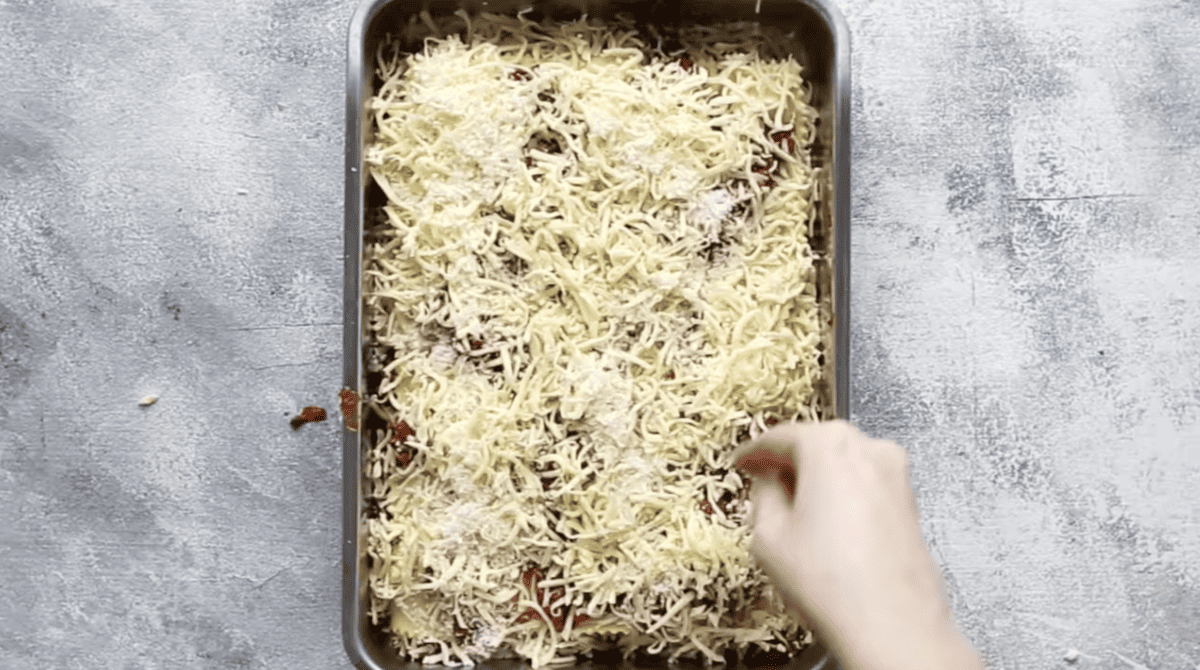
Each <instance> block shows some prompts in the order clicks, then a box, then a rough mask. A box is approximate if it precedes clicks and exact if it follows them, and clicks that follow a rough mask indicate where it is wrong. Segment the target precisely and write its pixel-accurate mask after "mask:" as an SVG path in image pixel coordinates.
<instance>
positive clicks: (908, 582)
mask: <svg viewBox="0 0 1200 670" xmlns="http://www.w3.org/2000/svg"><path fill="white" fill-rule="evenodd" d="M737 459H738V466H739V467H740V468H742V469H743V470H745V471H747V472H749V473H750V474H751V475H753V477H754V480H753V485H752V487H751V495H752V498H751V499H752V501H753V508H754V515H753V523H754V535H753V544H752V545H751V549H752V552H753V554H754V556H755V557H756V558H757V559H758V561H759V563H760V564H761V565H762V566H763V568H764V570H765V571H766V572H767V574H768V575H769V576H770V578H771V580H772V582H773V583H774V584H775V585H776V587H777V588H778V589H779V590H780V591H781V592H782V594H783V595H784V598H785V599H786V600H787V601H788V603H789V605H790V606H791V607H793V608H795V609H796V610H798V611H799V612H800V613H801V614H802V616H803V617H804V619H805V620H806V621H807V622H808V623H809V624H810V625H811V627H812V629H813V631H814V632H815V633H816V635H817V636H818V637H819V638H820V639H821V640H822V641H823V642H824V643H825V645H826V646H827V647H828V648H829V649H830V650H831V651H832V652H833V654H834V655H835V656H836V657H837V658H838V660H839V662H840V663H841V665H842V667H843V668H845V669H846V670H916V669H918V668H920V669H922V670H933V669H936V670H983V667H984V666H983V662H982V661H981V660H980V657H979V654H978V653H977V652H976V651H975V649H974V647H972V645H971V643H970V642H969V641H968V640H967V639H966V637H965V636H964V635H963V634H962V632H961V631H960V630H959V629H958V626H957V625H956V624H955V622H954V619H953V616H952V614H951V612H950V606H949V603H948V601H947V599H946V595H945V588H944V583H943V580H942V574H941V570H940V569H939V568H938V565H937V563H936V562H935V561H934V560H933V557H932V556H931V555H930V553H929V550H928V548H927V547H926V545H925V541H924V539H923V538H922V537H921V530H920V525H919V513H918V511H917V503H916V498H915V497H914V495H913V492H912V488H911V487H910V486H909V482H908V457H907V455H906V454H905V452H904V450H903V449H902V448H900V447H899V446H897V445H896V444H895V443H893V442H889V441H886V440H876V439H872V438H870V437H868V436H866V435H864V434H863V433H861V432H859V431H858V430H857V429H856V428H854V427H853V426H851V425H850V424H848V423H846V422H844V421H830V422H823V423H790V424H782V425H779V426H776V427H774V428H772V429H770V430H768V431H767V432H766V433H764V434H763V435H762V436H760V437H759V438H758V439H757V440H754V441H752V442H750V443H747V444H745V445H742V447H740V448H739V450H738V453H737Z"/></svg>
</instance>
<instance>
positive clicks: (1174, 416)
mask: <svg viewBox="0 0 1200 670" xmlns="http://www.w3.org/2000/svg"><path fill="white" fill-rule="evenodd" d="M841 6H842V8H843V11H844V12H845V14H846V17H847V20H848V22H849V25H850V30H851V34H852V36H853V78H854V89H853V96H854V99H853V105H854V106H853V137H854V139H853V161H854V163H853V181H854V191H853V247H852V257H853V284H852V286H853V289H852V315H853V316H852V318H853V330H852V338H851V340H852V348H853V375H852V389H853V396H854V401H853V406H852V419H853V420H854V421H855V422H856V423H857V424H859V425H860V426H861V427H862V428H864V429H865V430H867V431H869V432H872V433H875V434H878V435H881V436H884V437H890V438H893V439H895V440H897V441H899V442H900V443H901V444H903V445H904V446H905V447H907V448H908V449H909V451H910V453H911V455H912V465H913V475H912V476H913V480H914V483H915V485H916V486H917V487H918V489H919V498H920V504H921V509H922V513H923V521H924V528H925V530H926V532H927V537H928V540H929V542H930V543H931V545H932V547H933V550H934V553H935V555H936V557H937V559H938V560H939V562H940V563H941V564H942V565H943V566H944V568H945V571H946V575H947V579H948V583H949V590H950V593H951V597H952V600H953V605H954V608H955V611H956V613H957V615H958V617H959V619H960V621H961V622H962V625H963V627H964V628H965V630H966V631H967V633H968V634H969V636H970V637H971V638H972V639H973V640H974V641H975V643H976V644H977V645H978V646H979V647H980V649H981V650H982V652H983V654H984V656H985V657H986V659H987V660H988V662H989V667H991V668H993V669H994V670H999V669H1002V668H1003V669H1022V670H1023V669H1027V668H1056V667H1067V663H1066V662H1065V661H1064V660H1063V655H1064V652H1066V651H1067V649H1069V648H1075V649H1078V650H1079V652H1080V653H1081V656H1080V658H1079V660H1078V661H1077V662H1076V664H1075V665H1074V666H1073V667H1079V668H1110V669H1113V670H1116V669H1123V668H1133V669H1142V668H1146V669H1149V670H1195V669H1196V668H1198V667H1200V632H1198V631H1200V495H1198V494H1197V491H1198V490H1200V425H1198V419H1200V356H1198V355H1197V353H1196V351H1195V348H1196V345H1197V343H1198V342H1200V214H1198V212H1200V195H1198V192H1200V188H1198V187H1197V184H1198V183H1200V167H1198V166H1200V95H1198V94H1197V91H1200V4H1197V3H1195V2H1191V1H1190V0H1141V1H1133V0H1127V1H1115V0H1102V1H1082V0H1076V1H1058V2H1056V1H1053V0H1050V1H1039V2H1025V1H1017V0H1013V1H1009V2H1005V1H1002V0H993V1H985V2H978V1H972V0H890V1H889V2H869V1H866V0H845V1H843V2H842V3H841ZM353 9H354V6H353V3H351V2H346V1H345V0H337V1H334V0H270V1H262V2H235V1H233V0H213V1H212V2H207V3H178V2H166V1H163V0H126V1H124V2H113V1H110V0H94V1H84V0H44V1H43V0H39V1H36V2H35V1H34V0H0V45H3V48H0V73H2V74H0V82H2V86H0V93H2V94H0V575H3V578H2V579H0V667H3V668H14V669H17V668H38V669H42V668H61V669H70V668H122V669H135V668H159V667H165V664H167V663H168V662H169V663H170V665H171V667H175V668H226V667H230V668H232V667H238V668H260V667H261V668H289V667H291V668H342V667H348V666H349V663H348V661H347V660H346V656H345V653H344V651H343V648H342V641H341V638H340V629H339V616H340V611H339V607H340V589H341V565H340V557H339V539H340V533H341V518H340V503H341V497H340V496H341V452H340V443H339V435H340V430H341V429H340V426H339V422H338V421H336V420H330V421H327V422H325V423H321V424H312V425H307V426H304V427H303V428H302V429H300V430H297V431H293V430H291V429H290V428H289V426H288V418H289V417H290V416H292V415H294V414H295V413H296V412H298V411H299V409H300V408H301V407H303V406H305V405H309V404H318V405H323V406H325V407H326V408H327V409H330V410H333V409H334V408H335V407H336V399H335V393H336V390H337V388H338V387H339V385H340V383H341V360H342V351H341V346H342V340H341V327H340V319H341V295H342V259H341V248H342V197H343V181H342V174H343V168H342V161H343V157H342V141H343V123H344V120H343V115H344V99H345V74H344V62H345V61H344V52H345V34H346V28H347V25H348V22H349V19H350V15H351V13H352V12H353ZM149 394H154V395H157V396H158V398H159V400H158V402H157V404H154V405H152V406H148V407H140V406H139V405H138V400H139V399H140V398H142V397H143V396H146V395H149Z"/></svg>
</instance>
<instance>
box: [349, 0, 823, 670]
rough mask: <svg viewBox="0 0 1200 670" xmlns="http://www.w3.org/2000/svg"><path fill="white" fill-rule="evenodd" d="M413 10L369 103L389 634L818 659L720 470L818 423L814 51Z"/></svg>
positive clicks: (538, 658)
mask: <svg viewBox="0 0 1200 670" xmlns="http://www.w3.org/2000/svg"><path fill="white" fill-rule="evenodd" d="M439 21H440V22H439ZM451 22H457V26H459V27H462V28H463V30H462V31H461V32H462V33H463V34H464V35H465V38H464V37H463V36H460V35H459V34H456V31H455V30H454V28H455V27H456V26H455V25H454V24H452V23H451ZM423 23H424V24H426V25H427V26H428V27H429V28H430V29H434V30H435V31H436V32H435V37H430V38H428V39H426V40H425V44H424V48H423V50H421V51H420V52H419V53H416V54H412V55H409V54H407V53H405V52H404V51H402V50H401V49H400V47H399V44H400V42H399V38H396V39H393V40H390V41H388V42H385V43H384V44H383V45H381V47H380V52H379V55H378V58H377V66H378V72H377V75H378V77H379V80H380V81H382V84H381V85H380V86H379V87H378V90H377V93H376V95H375V97H374V98H373V99H372V100H371V102H370V107H369V113H370V114H371V116H372V122H373V124H372V125H373V132H374V138H373V141H372V142H371V143H370V144H369V145H368V147H367V149H366V154H365V159H366V164H367V166H368V169H369V174H370V178H371V179H372V180H373V181H374V182H375V183H376V184H378V186H379V188H380V190H381V191H382V192H383V193H384V194H385V195H386V198H387V202H386V204H385V205H383V207H382V213H381V214H380V217H379V220H378V221H376V222H375V225H373V226H372V227H371V228H370V230H369V231H368V237H367V243H366V245H365V248H364V258H365V271H364V272H365V276H364V289H363V295H364V304H365V310H366V312H365V313H366V330H367V335H368V337H369V338H370V339H371V340H372V341H373V342H374V343H375V344H376V346H377V347H379V348H381V349H382V350H384V351H386V352H387V353H386V355H384V356H382V357H380V358H379V359H377V360H373V361H372V362H371V363H370V366H369V368H370V370H371V372H373V373H375V374H377V375H378V378H379V379H380V380H381V381H380V383H379V387H378V389H377V391H374V392H372V393H371V394H370V395H369V396H368V397H367V398H366V399H365V402H366V404H367V406H368V408H369V411H371V412H373V413H374V414H375V415H377V416H379V417H382V418H383V419H384V420H385V421H386V423H387V426H388V427H387V428H386V429H377V430H375V431H374V433H373V435H372V436H371V437H370V439H372V440H373V445H372V447H371V448H370V450H369V451H368V453H366V454H365V455H364V467H365V472H366V479H365V484H364V486H365V487H366V495H367V496H368V498H369V501H370V503H369V505H368V511H367V514H366V520H365V529H366V538H367V541H366V544H367V554H368V566H369V571H368V575H369V589H370V610H369V612H370V616H371V617H372V620H373V621H374V622H376V623H377V624H379V625H381V626H383V627H385V628H386V629H387V630H388V631H389V632H390V633H391V636H392V640H393V643H394V645H395V647H396V650H397V652H398V653H399V654H401V655H402V656H404V657H407V658H410V659H413V660H417V661H420V662H422V663H425V664H442V665H470V664H473V663H477V662H480V661H483V660H486V659H491V658H502V657H510V658H523V659H526V660H528V661H529V662H530V663H531V664H532V665H533V667H535V668H538V667H542V666H553V665H560V664H564V663H573V662H576V659H577V657H578V656H579V655H581V654H582V655H586V654H589V653H591V652H593V651H595V650H598V649H605V648H615V649H619V650H620V651H621V652H622V653H623V654H624V655H625V656H627V657H628V656H630V655H632V654H633V653H634V652H635V651H637V650H643V651H648V652H649V653H661V654H666V655H668V656H669V657H670V658H673V659H674V658H680V657H688V658H700V659H704V660H705V661H706V662H718V663H720V662H722V661H723V658H724V657H723V654H724V652H725V651H727V650H731V649H732V650H735V651H746V650H747V649H748V648H751V647H756V648H762V649H772V650H777V651H796V650H797V649H799V648H802V646H803V645H805V644H807V643H808V642H810V641H811V636H810V635H809V634H808V633H807V631H805V630H804V629H803V628H801V627H800V625H799V623H798V621H797V619H796V618H795V617H794V616H793V615H792V614H789V613H788V612H787V610H786V607H785V605H784V603H783V601H782V598H781V597H780V596H779V595H778V594H777V593H776V592H775V591H774V590H773V589H772V588H771V585H770V584H769V582H768V581H767V579H766V577H765V575H764V574H763V572H762V570H761V569H760V568H759V567H758V566H756V564H755V562H754V560H753V559H752V557H751V555H750V553H749V542H750V530H749V528H748V525H747V520H748V514H749V503H748V495H747V489H748V482H747V481H745V480H743V479H742V477H741V476H740V475H739V473H738V472H737V470H736V469H734V468H733V463H732V460H731V454H732V450H733V447H734V445H736V444H737V443H738V442H739V441H740V440H742V439H745V438H746V437H747V436H752V435H756V434H757V433H758V432H759V431H761V430H763V429H764V428H765V427H766V426H767V425H769V424H770V423H771V422H773V421H787V420H810V419H817V418H822V417H823V416H825V412H826V409H825V407H824V405H823V402H822V400H821V397H822V396H821V394H820V393H819V389H820V387H821V385H822V384H823V383H824V382H823V381H822V373H821V369H822V367H821V365H820V364H819V359H820V358H821V356H822V351H823V350H824V349H825V348H826V347H827V346H828V345H829V342H830V339H829V332H828V328H827V327H826V325H825V324H823V318H822V316H821V315H822V313H823V312H822V309H821V308H820V307H819V305H818V297H817V290H816V270H815V266H814V263H815V262H816V261H817V256H818V255H817V254H816V253H814V251H813V249H812V248H811V247H810V242H809V232H810V230H811V229H812V226H813V225H814V221H815V220H816V213H815V212H816V210H815V199H816V197H817V193H816V186H815V184H816V182H817V177H816V175H817V171H816V170H815V169H814V167H813V165H812V160H811V155H810V147H811V144H812V140H813V138H814V134H815V124H816V122H817V113H816V111H815V110H814V109H813V108H812V107H811V106H810V105H809V94H808V89H807V87H806V85H805V84H804V82H803V80H802V78H801V68H800V66H799V64H798V63H797V62H796V61H795V60H794V59H791V58H790V57H788V58H782V59H773V58H767V57H765V56H763V55H760V50H759V47H758V46H757V44H758V40H756V39H755V38H754V36H753V34H752V32H751V31H748V30H746V29H744V28H743V29H739V28H736V27H733V28H730V29H729V30H726V31H713V30H707V29H699V28H696V29H683V30H681V32H680V34H679V42H680V44H682V45H683V48H682V50H681V51H680V52H679V53H675V54H667V53H664V52H662V51H661V50H656V49H653V48H651V47H650V46H648V44H647V42H646V41H645V40H644V38H643V37H642V36H641V34H640V33H639V32H638V31H636V30H635V29H633V27H632V26H630V25H623V24H621V23H617V24H614V23H612V22H609V23H605V24H602V23H600V22H597V21H594V20H588V19H586V17H585V18H584V19H580V20H578V21H575V22H571V23H565V24H551V23H542V24H538V23H534V22H532V21H530V20H528V19H526V18H525V17H524V16H517V17H505V16H496V15H488V14H483V15H480V16H473V17H468V16H466V15H465V14H460V15H459V16H458V17H457V18H454V17H452V18H450V19H441V20H434V19H432V18H430V17H428V16H427V15H426V16H424V17H423ZM410 28H411V26H410ZM442 35H445V36H444V37H443V36H442Z"/></svg>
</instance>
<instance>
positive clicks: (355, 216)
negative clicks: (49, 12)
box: [342, 0, 850, 670]
mask: <svg viewBox="0 0 1200 670" xmlns="http://www.w3.org/2000/svg"><path fill="white" fill-rule="evenodd" d="M527 7H532V8H533V9H535V10H537V11H538V12H540V13H541V14H543V15H545V16H549V17H552V18H563V19H568V20H569V19H573V18H577V17H578V16H579V15H580V14H583V13H586V14H587V15H588V16H589V17H593V18H599V19H604V18H606V17H610V16H612V15H614V14H615V13H617V12H626V13H629V14H632V15H633V16H634V17H635V18H636V19H637V20H638V21H639V22H641V23H654V24H660V25H661V24H664V23H673V22H678V23H700V24H706V23H708V24H711V23H726V22H740V21H746V22H758V23H760V24H762V25H764V26H771V27H777V28H782V29H784V31H785V32H789V33H790V37H791V44H790V45H789V47H788V51H789V52H790V53H792V55H793V56H794V57H795V58H796V59H797V61H799V63H800V64H801V66H802V67H803V75H804V77H805V79H806V81H807V82H808V83H809V85H810V86H811V87H812V93H813V99H812V101H811V104H812V105H813V106H814V107H815V108H816V109H817V110H818V111H819V112H820V122H819V123H818V125H817V131H818V132H817V138H816V140H815V141H814V143H813V146H812V152H813V164H814V167H817V168H820V169H821V171H820V179H821V182H820V185H819V189H820V190H819V193H820V200H819V202H818V220H819V222H820V224H822V225H819V226H818V227H819V229H820V233H819V234H818V235H816V236H814V239H813V240H812V244H813V248H814V250H816V251H818V252H821V253H822V255H823V256H824V257H825V258H826V259H827V260H826V261H825V262H824V263H822V264H819V265H818V268H817V269H818V287H817V289H818V294H819V296H821V295H823V296H827V297H828V298H829V304H830V305H831V306H832V312H833V313H832V324H831V328H832V331H833V332H832V351H826V356H825V359H826V360H825V367H826V370H825V373H826V379H830V380H831V384H830V388H829V389H827V396H828V402H829V404H830V405H831V407H832V414H833V416H836V417H840V418H848V417H849V413H850V389H849V373H850V362H849V332H850V331H849V325H850V324H849V306H850V300H849V288H850V254H849V251H850V125H849V124H850V38H849V32H848V29H847V27H846V23H845V19H844V18H843V17H842V15H841V13H840V12H839V11H838V9H837V7H836V6H835V5H834V3H833V1H832V0H761V2H758V3H756V2H755V0H732V1H713V0H677V1H674V2H670V1H668V2H664V1H663V0H659V1H658V2H645V3H639V2H636V1H630V0H621V1H618V2H611V1H603V2H590V1H588V0H554V1H550V2H531V1H530V0H462V1H454V0H422V1H420V2H405V1H403V0H364V1H363V2H362V4H361V5H360V6H359V7H358V9H357V11H356V12H355V13H354V16H353V17H352V19H351V21H350V28H349V35H348V37H349V39H348V49H349V51H348V53H347V81H346V84H347V87H346V223H345V225H346V236H345V249H344V254H345V273H346V278H345V281H346V283H345V298H344V299H345V304H344V319H345V330H344V349H345V368H344V378H343V391H342V393H343V400H344V402H343V404H342V414H343V417H344V420H345V423H346V427H347V429H346V430H344V431H343V529H344V530H343V539H342V580H343V589H342V591H343V602H342V634H343V641H344V644H345V647H346V652H347V654H348V655H349V657H350V659H351V661H352V662H353V663H354V665H355V667H358V668H362V669H364V670H366V669H370V670H417V669H418V668H419V667H421V666H420V665H419V664H417V663H412V662H408V661H404V660H401V659H399V658H397V657H396V656H395V655H394V654H392V653H390V652H389V650H388V646H387V640H386V636H385V633H383V631H380V630H378V629H376V628H375V627H373V626H372V625H371V624H370V621H369V620H368V619H367V617H366V614H365V613H366V609H367V586H366V581H365V579H364V575H365V574H366V566H365V558H364V556H365V552H364V551H363V534H362V525H361V523H360V519H361V515H362V507H363V497H362V495H361V488H362V461H361V458H362V455H363V454H364V453H366V450H367V448H368V447H369V445H367V444H366V438H365V436H364V433H365V432H366V431H358V430H357V428H358V422H359V418H360V417H359V412H360V410H359V405H358V403H357V401H356V400H354V399H355V398H357V397H361V396H362V394H364V393H365V392H366V390H367V388H366V387H367V376H366V360H365V359H366V356H367V354H368V350H369V345H370V343H368V342H366V341H365V340H364V333H363V326H362V322H361V316H362V301H361V299H362V266H363V259H362V246H363V235H364V230H365V227H366V225H365V224H366V221H367V213H368V212H369V211H370V210H371V209H372V208H374V207H378V206H380V205H382V204H383V202H384V199H383V196H382V194H381V193H379V191H378V187H377V186H375V185H374V184H372V183H370V180H368V179H366V178H365V176H366V175H365V174H364V165H363V161H362V155H363V148H364V147H365V146H366V145H367V144H368V143H369V142H370V141H371V139H372V138H371V127H370V122H369V119H368V116H367V114H366V111H365V106H366V102H367V101H368V100H369V99H370V97H371V95H372V94H373V87H374V84H375V75H374V54H375V50H376V47H377V46H378V44H379V42H380V40H381V39H383V37H384V35H385V33H387V32H389V31H391V32H397V31H398V30H399V29H400V27H401V26H404V25H406V24H407V23H408V21H409V18H410V17H412V16H414V15H416V14H417V13H419V12H421V11H428V12H429V13H430V14H432V15H434V16H438V15H442V14H451V13H453V12H455V11H456V10H459V9H465V10H467V11H468V12H470V13H471V14H477V13H479V12H489V13H496V14H515V13H516V12H517V11H519V10H521V9H524V8H527ZM351 392H352V394H353V395H351ZM483 665H484V666H485V667H488V668H492V669H494V670H518V668H523V667H524V668H527V667H528V664H523V663H520V662H515V661H496V662H489V663H486V664H483ZM590 665H592V666H595V664H594V663H593V664H590ZM679 665H680V666H687V665H688V663H687V662H681V663H680V664H679ZM787 667H788V669H789V670H815V669H817V668H826V669H832V668H834V667H836V661H835V660H833V659H832V658H831V657H830V655H829V654H828V653H827V652H826V650H825V649H824V648H823V647H821V645H820V644H819V643H818V644H815V645H812V646H810V647H808V648H807V649H806V650H805V651H804V652H802V653H801V654H800V655H799V656H797V657H795V658H793V659H792V660H791V662H790V663H789V664H788V666H787ZM447 670H448V669H447ZM564 670H582V669H581V668H566V669H564ZM596 670H598V669H596Z"/></svg>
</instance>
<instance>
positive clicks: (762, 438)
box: [733, 419, 855, 476]
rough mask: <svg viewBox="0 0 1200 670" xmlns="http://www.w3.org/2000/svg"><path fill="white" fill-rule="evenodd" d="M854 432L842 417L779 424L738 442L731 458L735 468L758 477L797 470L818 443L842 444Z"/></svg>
mask: <svg viewBox="0 0 1200 670" xmlns="http://www.w3.org/2000/svg"><path fill="white" fill-rule="evenodd" d="M854 431H855V428H854V427H853V426H851V425H850V424H849V423H847V422H846V421H843V420H841V419H838V420H834V421H820V422H816V421H806V422H803V423H796V422H792V423H781V424H779V425H777V426H774V427H773V428H769V429H767V431H766V432H764V433H763V434H762V435H759V436H758V437H757V438H756V439H753V440H750V441H748V442H743V443H742V444H740V445H738V447H737V449H736V450H734V452H733V460H734V463H735V464H736V465H737V467H739V468H741V469H743V470H745V471H747V472H749V473H750V474H752V475H757V476H764V475H766V474H768V473H770V472H772V471H776V470H780V469H789V470H792V471H798V470H799V469H800V466H801V463H802V462H803V461H804V460H805V458H806V456H807V455H808V454H810V453H812V451H811V450H812V449H813V448H815V447H816V446H817V445H819V444H823V443H829V445H830V446H841V445H843V444H844V443H845V441H846V438H847V437H849V436H850V434H851V433H853V432H854Z"/></svg>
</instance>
